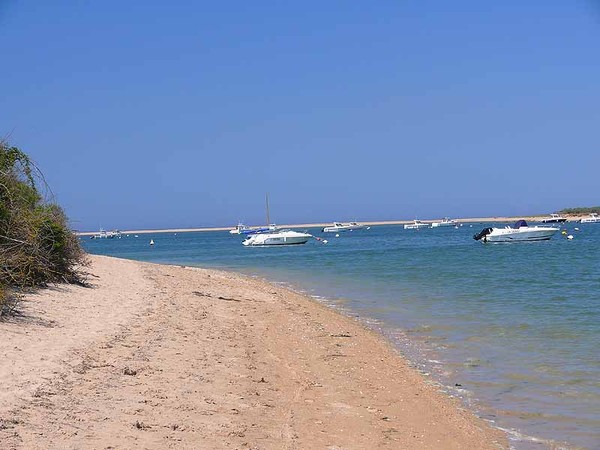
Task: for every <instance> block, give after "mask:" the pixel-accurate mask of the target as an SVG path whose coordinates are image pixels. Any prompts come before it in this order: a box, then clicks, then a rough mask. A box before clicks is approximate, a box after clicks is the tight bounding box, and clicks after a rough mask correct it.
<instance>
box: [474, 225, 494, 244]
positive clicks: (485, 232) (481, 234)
mask: <svg viewBox="0 0 600 450" xmlns="http://www.w3.org/2000/svg"><path fill="white" fill-rule="evenodd" d="M492 230H493V229H492V228H484V229H483V230H481V231H480V232H479V233H477V234H475V235H473V239H475V240H476V241H480V240H481V239H483V240H484V242H485V239H484V238H485V237H486V236H487V235H488V234H490V233H491V232H492Z"/></svg>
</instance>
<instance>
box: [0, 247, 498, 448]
mask: <svg viewBox="0 0 600 450" xmlns="http://www.w3.org/2000/svg"><path fill="white" fill-rule="evenodd" d="M91 260H92V265H91V267H90V268H89V271H90V272H91V273H92V274H93V275H91V276H90V278H89V280H90V284H91V287H79V286H59V287H55V288H50V289H46V290H43V291H40V292H39V293H37V294H35V295H30V296H29V297H28V298H27V299H26V302H25V303H24V304H23V316H21V317H17V318H14V319H11V320H9V321H6V322H0V336H2V339H1V340H0V355H1V357H2V364H0V386H2V389H0V448H3V449H4V448H7V449H13V448H14V449H48V448H55V449H78V448H99V449H109V448H115V449H120V448H150V449H164V448H177V449H180V448H184V449H196V448H203V449H213V448H214V449H220V448H227V449H231V448H240V449H243V448H248V449H281V448H287V449H309V448H310V449H319V448H323V449H373V448H389V449H400V448H407V449H413V448H423V449H440V448H444V449H498V448H507V442H506V438H505V436H504V435H503V434H502V433H501V432H500V431H498V430H496V429H494V428H492V427H491V426H490V425H489V424H488V423H487V422H485V421H483V420H481V419H479V418H477V417H475V416H474V415H473V414H472V413H471V412H469V411H467V410H465V409H463V408H462V407H461V405H460V403H459V402H458V401H457V400H455V399H452V398H450V397H448V396H446V395H445V394H443V393H441V392H440V391H439V388H438V387H436V386H435V384H433V383H431V382H430V380H428V379H427V378H425V377H424V376H423V375H421V374H419V373H418V372H417V371H416V370H414V369H412V368H411V367H409V365H408V363H407V362H406V361H405V360H404V359H403V358H402V357H400V356H399V355H398V353H397V352H396V351H395V350H394V349H393V348H392V347H391V345H390V344H389V343H387V342H386V341H385V340H384V339H383V338H382V337H381V336H379V335H378V334H376V333H375V332H373V331H371V330H369V329H367V328H365V327H364V326H363V325H362V324H360V323H359V322H357V321H355V320H353V319H351V318H348V317H346V316H343V315H341V314H339V313H337V312H335V311H333V310H331V309H329V308H327V307H325V306H323V305H321V304H320V303H318V302H316V301H314V300H312V299H310V298H308V297H305V296H303V295H300V294H298V293H294V292H292V291H289V290H287V289H285V288H282V287H279V286H274V285H272V284H269V283H267V282H264V281H262V280H257V279H252V278H248V277H245V276H241V275H237V274H233V273H229V272H220V271H214V270H204V269H198V268H185V267H178V266H164V265H157V264H150V263H140V262H134V261H128V260H121V259H116V258H109V257H101V256H92V257H91Z"/></svg>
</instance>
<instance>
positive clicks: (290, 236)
mask: <svg viewBox="0 0 600 450" xmlns="http://www.w3.org/2000/svg"><path fill="white" fill-rule="evenodd" d="M311 237H312V235H310V234H308V233H298V232H295V231H291V232H282V233H264V234H254V235H251V236H250V237H248V238H247V239H246V240H245V241H244V242H242V244H243V245H245V246H250V247H265V246H275V245H301V244H306V243H307V242H308V240H309V239H310V238H311Z"/></svg>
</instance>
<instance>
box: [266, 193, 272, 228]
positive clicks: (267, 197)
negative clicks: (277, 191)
mask: <svg viewBox="0 0 600 450" xmlns="http://www.w3.org/2000/svg"><path fill="white" fill-rule="evenodd" d="M265 200H266V202H267V226H268V225H270V224H271V217H270V215H269V194H268V193H266V194H265Z"/></svg>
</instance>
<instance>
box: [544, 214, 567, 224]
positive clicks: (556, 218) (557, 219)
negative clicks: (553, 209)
mask: <svg viewBox="0 0 600 450" xmlns="http://www.w3.org/2000/svg"><path fill="white" fill-rule="evenodd" d="M566 221H567V218H566V217H563V216H561V215H560V214H550V217H546V218H545V219H542V223H563V222H566Z"/></svg>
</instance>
